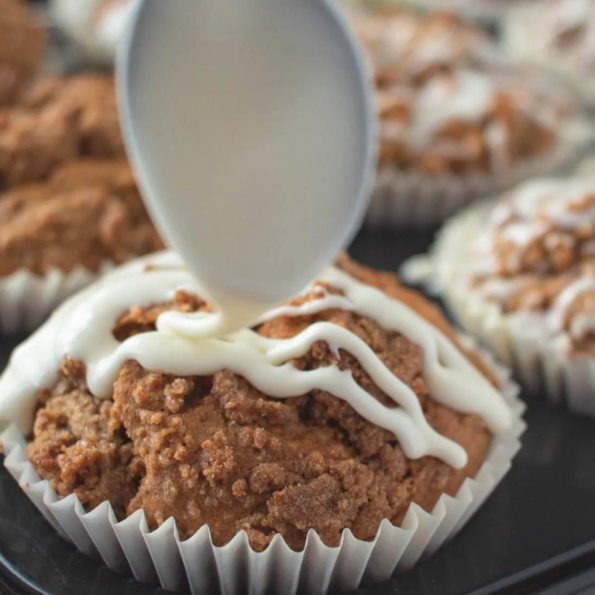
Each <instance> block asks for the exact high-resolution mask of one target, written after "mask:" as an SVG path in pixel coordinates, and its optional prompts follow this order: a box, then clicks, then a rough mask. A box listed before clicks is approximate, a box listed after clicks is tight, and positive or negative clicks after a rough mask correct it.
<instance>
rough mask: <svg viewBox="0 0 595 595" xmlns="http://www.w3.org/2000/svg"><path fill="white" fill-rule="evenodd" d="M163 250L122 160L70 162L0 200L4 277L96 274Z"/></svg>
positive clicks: (0, 253)
mask: <svg viewBox="0 0 595 595" xmlns="http://www.w3.org/2000/svg"><path fill="white" fill-rule="evenodd" d="M162 248H163V244H162V242H161V240H160V238H159V236H158V235H157V232H156V231H155V228H154V227H153V224H152V223H151V221H150V219H149V217H148V215H147V213H146V211H145V208H144V206H143V203H142V200H141V198H140V195H139V192H138V189H137V186H136V183H135V181H134V177H133V174H132V171H131V170H130V167H129V166H128V164H127V163H126V161H124V160H117V161H110V160H90V159H79V160H75V161H71V162H69V163H66V164H65V165H63V166H61V167H60V168H58V169H57V170H56V171H55V172H54V174H53V175H52V177H51V178H50V179H49V180H48V181H46V182H40V183H32V184H26V185H23V186H19V187H17V188H15V189H13V190H10V191H8V192H6V193H4V194H3V195H1V196H0V275H1V276H5V275H10V274H11V273H13V272H15V271H17V270H19V269H21V268H26V269H28V270H30V271H32V272H34V273H37V274H40V275H43V274H46V273H48V272H49V271H50V270H51V269H53V268H58V269H60V270H62V271H65V272H70V271H72V270H73V269H75V268H76V267H78V266H84V267H85V268H87V269H89V270H92V271H98V270H99V268H100V267H101V265H102V263H104V262H105V261H112V262H115V263H122V262H124V261H126V260H129V259H130V258H132V257H134V256H139V255H143V254H147V253H150V252H154V251H156V250H160V249H162Z"/></svg>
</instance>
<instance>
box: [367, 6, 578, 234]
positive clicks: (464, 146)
mask: <svg viewBox="0 0 595 595" xmlns="http://www.w3.org/2000/svg"><path fill="white" fill-rule="evenodd" d="M358 31H359V32H360V36H361V39H362V41H363V43H364V46H365V48H366V49H367V51H368V54H369V57H370V62H371V67H372V69H373V76H374V80H375V83H376V88H377V107H378V114H379V120H380V140H381V146H380V159H379V162H380V170H379V175H378V180H377V184H376V191H375V193H374V199H373V201H372V207H371V211H370V216H369V219H368V220H369V222H370V223H371V224H382V225H396V226H399V225H404V224H411V223H417V224H419V225H432V224H435V223H438V222H440V221H441V220H443V219H444V218H445V217H446V216H448V215H449V214H450V213H452V212H453V211H454V210H455V209H456V208H458V207H460V206H462V205H464V204H466V203H468V202H470V201H472V200H474V199H476V198H479V197H481V196H484V195H485V194H487V193H490V192H495V191H498V190H502V189H504V188H506V187H509V186H511V185H513V184H514V183H515V182H518V181H519V180H522V179H525V178H528V177H530V176H533V175H536V174H545V173H551V172H552V171H554V170H555V169H556V168H558V167H560V166H561V165H562V164H565V163H567V162H568V161H569V160H570V159H571V158H572V157H574V156H575V154H576V153H577V149H578V148H579V147H580V145H581V144H582V142H583V140H584V139H583V135H584V130H583V128H582V127H581V124H582V113H581V110H580V107H579V103H578V101H577V100H576V98H575V97H574V95H573V93H571V92H570V90H569V89H566V88H565V87H564V85H559V84H557V81H552V80H551V79H549V78H547V77H544V76H543V75H542V74H541V73H540V72H536V71H530V70H529V71H526V70H520V69H517V68H514V67H513V66H511V65H510V64H508V63H507V62H506V61H504V60H503V58H502V55H501V52H500V51H499V49H498V48H497V47H496V45H495V44H494V42H493V41H492V40H491V38H490V37H489V36H488V35H487V34H486V33H484V32H483V30H481V29H480V28H478V27H476V26H474V25H472V24H470V23H467V22H465V21H462V20H461V19H459V18H457V17H454V16H452V15H449V14H443V13H436V14H430V15H419V14H414V13H410V12H402V11H398V12H394V11H390V12H386V11H379V12H377V13H374V14H370V15H367V16H365V17H363V18H361V19H359V23H358Z"/></svg>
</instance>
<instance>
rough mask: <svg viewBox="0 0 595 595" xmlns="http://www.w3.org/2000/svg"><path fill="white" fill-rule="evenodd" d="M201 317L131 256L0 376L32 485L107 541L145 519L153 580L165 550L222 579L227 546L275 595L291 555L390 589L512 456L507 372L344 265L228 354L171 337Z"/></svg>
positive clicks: (190, 299) (410, 300)
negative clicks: (387, 582) (65, 503)
mask: <svg viewBox="0 0 595 595" xmlns="http://www.w3.org/2000/svg"><path fill="white" fill-rule="evenodd" d="M181 288H183V289H181ZM210 311H211V310H210V308H209V307H208V305H207V304H206V303H205V302H204V301H203V300H201V298H200V297H198V295H197V294H196V282H195V281H194V280H193V278H192V277H191V276H190V275H189V274H188V273H187V272H186V271H185V270H184V269H183V268H181V264H180V261H179V260H178V259H177V258H176V257H175V256H173V255H171V254H169V253H164V254H162V255H158V256H155V257H148V258H147V259H144V260H141V261H138V262H136V263H133V264H131V265H127V266H125V267H124V268H123V269H122V270H121V271H118V272H116V273H113V274H110V275H108V276H106V277H105V278H104V279H103V280H101V281H100V282H99V283H98V284H97V285H96V286H93V287H91V288H89V289H87V290H86V291H85V292H83V293H81V294H80V295H78V296H75V297H74V298H73V299H72V300H71V301H70V302H68V303H66V304H65V305H64V306H63V307H62V308H60V309H59V310H58V311H57V312H56V314H55V315H54V316H53V317H52V319H51V320H50V321H48V323H46V325H45V326H44V327H42V328H41V329H40V331H38V333H37V334H35V335H34V336H33V337H32V338H31V339H30V340H29V341H28V342H27V343H26V344H25V345H23V346H22V347H21V348H19V349H18V350H17V351H16V352H15V355H14V356H13V359H12V362H11V365H10V366H9V368H8V370H7V372H6V373H5V374H4V376H3V378H2V379H1V380H0V419H2V420H3V421H5V422H13V423H15V424H17V426H18V428H19V430H20V432H22V433H24V434H28V433H29V432H31V429H32V433H31V434H30V440H29V444H28V446H27V457H28V461H29V464H30V465H31V466H32V467H33V469H34V470H35V472H36V473H37V474H38V476H39V477H40V478H41V480H43V481H41V482H40V481H37V482H33V484H34V485H31V490H33V491H36V493H41V490H46V489H47V490H50V491H51V493H52V496H48V497H46V498H45V501H46V504H50V501H51V500H53V498H54V493H55V495H57V497H58V498H68V497H71V498H72V495H75V496H76V499H77V500H78V501H79V502H80V503H81V504H82V505H83V507H84V508H85V510H86V511H87V512H89V511H93V513H89V514H88V515H84V514H83V516H82V517H81V518H82V519H83V520H84V519H85V518H89V517H90V516H91V517H92V518H94V519H95V521H94V522H95V524H96V521H97V519H98V518H99V517H100V515H101V518H104V517H103V514H104V513H105V514H108V510H109V511H113V514H114V515H115V517H113V518H112V520H111V521H108V523H107V524H108V526H109V525H113V527H114V531H115V532H116V534H117V535H119V536H121V533H120V531H124V530H126V531H127V532H129V531H130V527H132V526H135V527H138V523H139V519H145V520H146V523H147V526H148V529H149V531H152V533H149V535H148V536H147V537H150V536H155V537H154V539H155V543H158V544H159V548H157V546H155V549H154V550H153V549H152V548H151V545H150V544H151V543H153V542H152V541H151V539H148V540H147V543H149V550H150V552H152V553H151V556H152V557H153V564H154V565H155V566H156V570H157V571H158V572H159V575H160V577H161V579H162V584H163V586H164V587H166V588H176V587H177V586H179V584H181V582H180V581H182V574H180V575H176V576H173V575H171V574H169V575H168V574H167V573H166V575H165V576H166V577H168V576H169V578H168V579H167V580H165V581H164V580H163V579H164V577H163V575H162V573H161V569H162V567H163V566H164V565H165V564H164V562H165V560H169V561H168V562H167V563H168V564H169V566H170V567H171V558H168V556H170V555H173V556H174V557H175V558H176V559H178V560H179V558H178V556H179V555H180V553H181V555H182V560H184V561H187V562H188V564H189V566H187V568H186V570H187V571H188V579H189V581H190V583H191V585H194V586H195V587H196V584H197V583H196V582H193V581H197V580H199V579H198V577H199V576H200V577H204V576H205V575H206V576H209V572H208V568H210V567H212V564H213V563H214V562H213V561H214V560H215V561H216V562H215V563H216V564H217V565H221V568H224V572H220V573H219V575H220V576H221V577H223V576H226V577H228V578H229V580H230V581H233V580H234V579H233V577H234V576H236V573H237V572H241V567H242V561H241V560H242V556H243V555H242V554H241V552H238V550H237V549H236V548H240V550H242V551H245V552H246V553H245V555H246V556H250V555H252V554H251V553H250V552H266V557H265V558H259V559H260V560H261V561H262V564H263V568H264V567H265V566H266V567H267V568H270V569H272V568H275V569H277V574H276V575H274V576H273V574H271V576H270V577H269V576H268V574H267V579H266V580H271V581H280V582H279V583H275V584H276V585H277V587H278V588H280V585H284V589H283V590H278V591H276V592H288V593H292V592H294V591H295V589H296V588H297V586H298V580H297V577H298V574H299V572H300V563H298V562H297V561H298V560H303V562H302V564H303V566H302V580H308V581H311V580H314V581H316V577H317V576H318V574H317V573H319V572H323V574H322V576H321V577H320V581H321V582H320V583H316V582H315V583H314V584H320V586H321V591H324V590H326V588H328V586H329V580H331V585H332V586H334V587H344V588H355V587H356V586H357V584H358V583H359V581H360V579H361V577H362V574H363V573H364V571H366V576H367V577H369V578H371V579H374V580H380V579H384V578H388V576H389V575H390V574H391V573H392V571H393V570H394V569H395V567H396V566H397V565H398V567H399V568H407V567H410V566H411V565H413V564H414V563H415V562H416V561H417V559H418V558H419V556H420V555H421V554H422V553H423V552H427V553H429V552H430V551H433V550H435V549H436V548H437V547H439V546H440V545H441V544H442V543H443V542H444V540H446V539H447V538H448V537H450V536H451V535H452V534H453V533H454V531H455V530H456V529H458V528H459V525H460V524H462V523H463V522H464V521H463V519H465V520H466V519H467V518H468V516H470V514H471V513H472V512H473V511H474V510H475V508H476V507H477V506H479V503H480V501H482V500H483V497H485V496H486V495H487V493H488V492H489V491H491V489H492V488H493V487H494V485H495V484H496V483H497V482H498V481H499V479H500V477H501V476H502V475H503V474H504V472H505V470H506V469H507V468H508V466H509V462H510V459H511V457H512V456H513V454H514V452H516V450H517V448H518V436H519V434H520V433H521V431H522V423H521V421H520V420H519V414H520V411H521V409H522V408H521V407H520V404H519V402H518V400H516V397H515V391H514V388H513V387H512V386H511V385H510V383H509V381H508V380H507V379H506V376H505V375H504V376H503V375H502V371H501V370H500V369H499V368H498V367H496V366H494V365H493V364H492V363H490V362H489V361H487V360H485V359H484V358H483V357H482V356H481V355H480V354H479V353H478V352H477V351H476V350H475V349H473V348H471V347H469V346H468V345H467V344H464V343H463V342H462V341H461V340H460V339H459V338H458V337H457V336H456V334H455V332H454V331H453V329H452V328H451V327H450V326H449V325H448V323H447V322H446V321H445V320H444V319H443V318H442V316H441V315H440V314H439V313H438V311H437V310H436V309H435V308H434V307H433V306H431V305H430V304H429V303H428V302H426V301H425V300H424V299H423V298H421V297H420V296H419V295H417V294H415V293H412V292H411V291H408V290H406V289H404V288H403V287H402V286H400V285H399V283H398V282H397V280H396V278H395V277H394V276H393V275H391V274H388V273H381V272H377V271H373V270H371V269H367V268H365V267H362V266H360V265H358V264H356V263H355V262H353V261H350V260H349V259H347V258H346V257H343V258H341V259H340V260H339V262H338V264H337V267H336V268H331V269H329V270H328V271H326V272H325V273H324V275H322V277H321V278H320V280H319V281H317V282H315V283H313V284H312V285H311V286H310V287H309V288H307V290H306V291H305V292H304V293H303V295H301V296H300V297H298V298H296V299H295V300H293V301H292V302H290V303H289V304H287V305H286V306H283V307H281V308H279V309H277V310H273V311H270V312H269V313H267V314H266V315H264V316H263V317H262V319H261V321H260V322H259V323H258V324H257V326H256V327H255V328H254V329H252V330H247V329H246V330H244V331H241V332H239V333H237V334H234V335H232V336H230V337H229V338H228V339H227V341H225V342H222V341H220V340H218V339H215V338H211V339H209V338H208V337H207V338H205V337H198V336H196V335H195V336H192V332H191V331H190V329H189V328H188V329H186V330H183V329H184V328H185V325H186V324H187V323H188V322H190V321H192V320H194V321H196V320H197V318H196V313H197V312H202V313H203V316H206V317H207V318H208V316H209V314H208V313H209V312H210ZM81 320H85V322H84V323H83V324H81V323H80V321H81ZM189 331H190V332H189ZM33 353H35V354H36V358H38V359H37V361H38V363H39V366H38V367H36V372H35V374H33V375H31V374H29V373H28V372H27V373H26V374H24V372H22V371H24V370H25V369H26V368H27V364H26V362H27V361H28V360H29V358H30V357H31V356H32V354H33ZM438 354H439V355H438ZM438 358H440V360H439V359H438ZM23 366H24V367H23ZM37 373H39V377H35V376H36V374H37ZM23 374H24V375H23ZM39 387H41V390H39ZM16 431H17V430H16V429H15V428H14V427H13V429H12V430H11V431H9V432H8V433H7V434H5V435H4V436H3V442H4V445H5V448H6V449H7V450H8V451H10V452H11V454H10V456H9V467H11V468H13V467H12V463H14V461H15V460H16V459H17V458H18V457H19V455H18V454H13V452H14V453H18V449H17V450H16V451H15V448H14V443H13V440H14V433H15V432H16ZM11 432H12V435H13V438H11ZM21 462H22V461H21ZM29 468H30V467H29ZM21 470H22V468H21ZM473 478H475V479H473ZM26 490H27V491H28V492H29V488H26ZM445 494H447V495H448V496H449V499H448V502H449V503H450V504H448V505H447V506H446V507H445V505H446V504H447V503H446V501H445V500H444V498H443V495H445ZM451 498H454V500H452V499H451ZM106 501H108V502H109V506H107V504H106ZM454 502H456V503H457V504H456V505H454ZM38 504H40V503H39V502H38ZM40 506H41V508H42V509H43V510H44V512H46V514H47V513H49V514H50V516H53V513H52V512H51V509H52V505H51V504H50V506H49V507H48V506H46V505H43V504H40ZM98 510H100V511H102V512H97V511H98ZM422 511H425V512H422ZM93 515H95V516H94V517H93ZM139 515H140V516H139ZM56 518H57V517H55V516H54V519H56ZM105 518H107V517H105ZM116 519H117V520H119V521H120V522H119V523H118V522H116ZM172 519H173V520H172ZM58 522H59V524H60V525H61V526H62V528H63V529H66V531H67V532H68V529H67V524H66V523H65V522H62V521H60V520H58ZM83 522H84V521H83ZM143 522H144V521H142V522H141V525H142V524H143ZM174 525H175V529H173V527H174ZM85 526H87V525H85ZM399 527H401V528H399ZM172 530H173V533H172ZM174 535H175V539H174ZM413 535H415V536H416V537H415V538H414V539H411V538H412V537H413ZM157 536H159V537H157ZM433 536H435V537H433ZM178 537H179V541H178ZM91 538H92V539H94V537H93V536H91ZM141 541H142V539H141ZM176 541H177V542H178V545H177V546H176ZM133 542H134V543H136V545H134V546H131V547H135V548H136V547H138V543H139V542H138V540H137V541H134V540H133V539H132V537H131V536H130V534H129V533H127V540H123V539H120V543H122V546H123V547H124V548H126V547H127V546H126V543H130V544H132V543H133ZM231 544H234V545H233V547H232V546H231ZM224 546H227V547H224ZM114 547H115V546H114ZM170 548H173V549H174V550H175V552H173V550H172V549H170ZM178 548H179V549H178ZM196 548H199V549H200V551H202V555H198V556H196V555H194V554H193V552H195V551H196ZM203 548H206V549H203ZM372 548H373V552H374V553H372V556H371V557H370V560H369V561H368V557H369V555H370V552H372ZM118 551H119V552H120V554H121V553H122V552H121V549H119V546H118ZM157 551H159V552H160V553H159V554H157ZM166 551H167V554H165V553H164V552H166ZM208 551H212V552H214V553H213V554H211V553H207V552H208ZM363 551H367V552H368V555H361V554H362V552H363ZM315 552H317V553H315ZM102 553H103V554H104V557H105V558H106V559H109V560H112V561H113V560H114V559H115V558H116V555H115V553H114V552H110V556H106V555H105V552H102ZM126 553H127V558H128V559H129V560H131V559H135V557H134V556H131V555H130V552H128V551H127V552H126ZM337 554H339V558H340V559H343V562H342V563H340V564H337V565H336V567H335V568H334V569H333V565H334V562H332V561H331V560H336V559H337V558H336V556H337ZM164 556H165V557H164ZM136 559H138V556H136ZM160 564H161V566H160ZM197 565H198V566H199V568H197V567H196V566H197ZM174 567H175V565H174ZM143 568H144V567H143ZM324 568H326V570H323V569H324ZM134 571H135V575H136V576H146V568H144V571H143V569H141V568H140V564H139V567H137V568H135V569H134ZM269 573H272V570H270V571H269ZM251 577H252V580H256V581H258V580H259V578H255V576H252V575H251ZM260 579H261V580H260V581H259V584H260V585H262V584H263V583H262V582H261V581H262V580H264V579H262V577H260ZM222 580H228V579H222ZM230 584H231V583H230ZM236 588H237V585H236ZM232 591H233V588H232Z"/></svg>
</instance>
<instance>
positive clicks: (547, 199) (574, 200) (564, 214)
mask: <svg viewBox="0 0 595 595" xmlns="http://www.w3.org/2000/svg"><path fill="white" fill-rule="evenodd" d="M590 196H593V197H595V179H576V180H568V179H540V180H531V181H529V182H525V183H524V184H521V185H520V186H519V187H518V188H517V189H516V190H514V191H513V192H511V193H510V194H509V195H508V197H507V200H505V202H503V203H500V204H499V205H498V206H496V207H495V208H494V209H493V211H492V213H491V215H490V217H489V230H488V233H487V234H485V235H482V236H480V237H479V238H477V240H476V242H475V247H476V250H477V252H476V258H474V262H481V263H482V264H483V265H484V266H483V270H482V272H483V274H492V273H494V272H495V271H496V270H497V261H496V259H495V258H494V246H495V243H496V241H497V240H498V239H503V240H505V241H508V242H511V243H513V244H514V245H515V246H517V247H518V248H519V249H521V250H523V249H526V248H527V247H528V246H529V245H530V244H531V242H533V241H534V240H535V239H537V238H539V237H540V236H541V235H544V234H545V245H546V247H547V248H548V249H550V250H552V249H555V248H556V247H557V246H558V245H565V246H567V247H569V248H572V247H574V246H575V245H576V241H575V239H574V238H573V237H571V236H569V235H568V234H567V233H564V234H560V233H558V234H556V235H555V236H549V237H548V236H547V233H548V232H549V231H550V230H552V228H556V229H558V230H559V231H560V232H572V231H576V230H578V229H581V228H585V227H586V226H592V227H595V204H594V205H593V206H583V205H581V203H582V202H583V201H584V200H585V199H586V198H587V197H590ZM589 244H590V243H589V242H587V243H586V244H585V246H584V247H583V254H584V255H588V254H589V250H591V251H593V250H595V249H594V248H593V247H592V246H590V245H589ZM509 258H510V259H511V260H510V262H508V263H507V264H508V266H509V268H512V269H515V268H518V266H519V265H520V258H521V254H520V253H518V252H511V253H510V254H509ZM488 268H489V269H490V270H486V269H488Z"/></svg>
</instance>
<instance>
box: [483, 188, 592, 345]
mask: <svg viewBox="0 0 595 595" xmlns="http://www.w3.org/2000/svg"><path fill="white" fill-rule="evenodd" d="M477 248H478V254H480V255H481V256H480V258H479V259H478V260H477V261H476V263H475V265H474V266H475V268H476V271H475V273H474V276H473V284H474V286H475V287H477V288H479V289H480V290H481V291H482V292H483V293H484V294H485V295H486V296H487V297H488V298H489V299H490V300H493V301H496V302H498V303H499V304H500V305H501V306H502V308H503V310H504V311H505V312H510V313H512V312H530V313H536V314H543V315H544V316H546V318H547V321H546V324H547V325H549V328H550V330H551V332H552V333H554V334H556V333H560V332H565V333H567V334H568V336H569V337H570V339H571V340H572V342H573V344H574V346H575V347H577V348H580V349H583V348H588V349H593V348H595V183H594V182H593V181H592V180H578V181H569V180H537V181H534V182H528V183H526V184H524V185H523V186H521V187H520V188H518V189H517V190H515V191H513V192H512V193H510V195H509V196H508V197H506V198H505V199H504V202H503V203H502V204H501V205H499V206H498V207H497V208H496V209H495V210H494V211H493V213H492V215H491V219H490V227H489V229H488V231H487V233H486V235H485V236H484V237H483V238H482V239H481V240H480V241H479V244H478V247H477Z"/></svg>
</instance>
